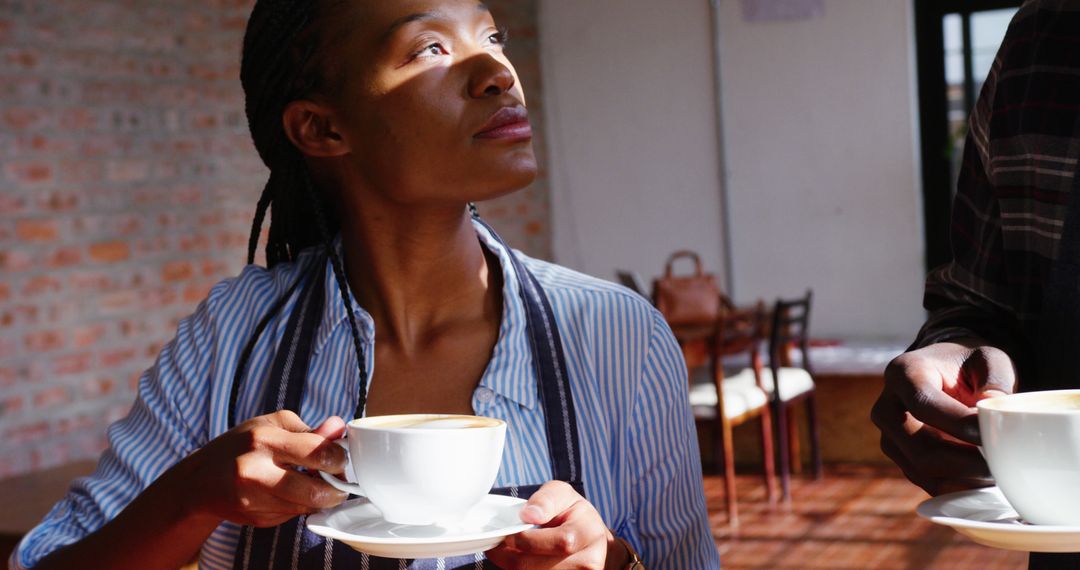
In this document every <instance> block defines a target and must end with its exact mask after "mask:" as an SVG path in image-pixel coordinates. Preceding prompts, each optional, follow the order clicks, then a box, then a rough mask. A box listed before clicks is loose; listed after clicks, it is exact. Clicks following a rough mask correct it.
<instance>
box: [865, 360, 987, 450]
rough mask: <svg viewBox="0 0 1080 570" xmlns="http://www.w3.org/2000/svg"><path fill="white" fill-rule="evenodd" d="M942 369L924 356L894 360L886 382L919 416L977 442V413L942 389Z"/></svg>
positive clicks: (959, 436)
mask: <svg viewBox="0 0 1080 570" xmlns="http://www.w3.org/2000/svg"><path fill="white" fill-rule="evenodd" d="M941 385H942V378H941V372H940V371H939V370H938V369H937V367H935V366H933V365H932V364H930V363H929V361H928V360H927V359H925V358H913V359H909V360H903V361H901V362H897V361H896V360H894V361H893V362H892V363H890V364H889V367H888V368H887V369H886V370H885V386H886V389H888V391H890V392H892V393H893V394H895V395H896V396H897V397H899V398H900V401H901V402H903V405H904V409H906V410H907V411H908V412H910V413H911V415H913V416H915V418H916V419H918V420H919V421H922V422H924V423H927V424H930V425H931V426H934V427H935V428H937V429H940V430H941V431H944V432H945V433H947V434H949V435H951V436H953V437H955V438H957V439H959V440H961V441H966V442H968V443H971V444H975V445H978V444H979V442H980V440H979V420H978V414H977V413H976V412H975V410H974V409H973V408H971V407H969V406H966V405H964V404H963V403H961V402H960V401H958V400H956V399H955V398H953V397H952V396H950V395H948V394H946V393H945V392H944V391H943V390H942V389H941Z"/></svg>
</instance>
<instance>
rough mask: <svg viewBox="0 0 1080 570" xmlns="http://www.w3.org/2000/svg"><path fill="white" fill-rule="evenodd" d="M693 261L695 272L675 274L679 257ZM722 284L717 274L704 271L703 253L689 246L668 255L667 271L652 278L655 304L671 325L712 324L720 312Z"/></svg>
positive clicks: (665, 269) (665, 268)
mask: <svg viewBox="0 0 1080 570" xmlns="http://www.w3.org/2000/svg"><path fill="white" fill-rule="evenodd" d="M684 258H686V259H690V260H692V261H693V262H694V273H693V274H691V275H675V274H674V272H673V266H674V265H675V262H676V261H678V260H679V259H684ZM720 296H721V295H720V286H719V285H717V283H716V276H715V275H713V274H711V273H705V272H704V271H703V270H702V267H701V257H700V256H698V254H697V253H695V252H693V251H689V250H682V251H676V252H675V253H673V254H671V256H670V257H668V260H667V264H666V266H665V267H664V275H663V276H662V277H660V278H658V279H656V280H655V281H653V304H655V305H656V308H657V309H659V310H660V313H661V314H663V315H664V318H665V319H666V320H667V322H668V323H669V324H671V325H673V326H674V325H695V324H709V323H712V322H714V321H716V318H717V317H718V316H719V314H720Z"/></svg>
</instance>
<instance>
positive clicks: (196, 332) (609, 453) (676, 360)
mask: <svg viewBox="0 0 1080 570" xmlns="http://www.w3.org/2000/svg"><path fill="white" fill-rule="evenodd" d="M476 230H477V234H478V235H479V237H480V239H481V241H482V242H483V243H484V244H485V245H486V246H487V247H488V249H490V250H491V251H492V252H494V253H495V254H496V255H497V256H498V257H499V260H500V265H501V268H502V272H503V276H504V279H503V283H504V290H503V316H502V323H501V325H500V330H499V338H498V341H497V342H496V345H495V349H494V351H493V353H492V356H491V361H490V362H489V363H488V367H487V369H486V370H485V372H484V375H483V377H482V378H481V380H480V384H479V386H478V387H477V388H476V390H475V391H474V393H473V397H472V405H473V409H474V411H475V413H476V414H478V415H483V416H490V417H496V418H501V419H503V420H505V421H506V422H507V424H508V426H509V430H508V431H507V439H506V448H505V452H504V455H503V463H502V466H501V469H500V471H499V475H498V480H497V481H496V486H499V487H509V486H522V485H529V484H537V483H543V482H545V481H548V480H550V479H551V477H552V474H551V462H550V460H549V457H548V446H547V441H546V436H545V430H544V417H543V410H542V406H541V405H540V403H539V402H538V396H537V384H536V383H537V379H536V376H535V372H534V369H533V366H532V362H531V358H532V355H531V352H530V348H529V339H528V338H527V336H526V329H525V308H524V303H523V302H522V300H521V298H520V297H519V294H518V288H519V283H518V280H517V277H516V275H515V274H514V268H513V265H512V264H511V263H510V260H509V257H508V256H509V255H510V253H509V252H508V251H506V250H505V249H504V248H503V247H502V246H501V245H500V244H499V243H498V242H497V241H496V240H495V239H493V238H492V236H491V235H490V234H488V232H487V231H486V230H485V229H484V228H483V227H481V226H479V225H477V226H476ZM518 255H519V256H520V258H521V259H522V261H523V262H524V264H525V266H526V267H528V269H529V270H530V271H532V272H533V273H534V274H535V275H536V278H537V279H538V280H539V281H540V284H541V286H542V287H543V288H544V291H545V292H546V293H547V295H548V297H549V299H550V301H551V305H552V308H553V310H554V311H555V316H556V320H557V322H558V327H559V332H560V334H561V335H562V341H563V345H564V349H565V353H566V361H567V366H568V368H569V371H568V374H569V377H570V384H571V389H572V391H573V398H574V404H575V406H576V409H577V418H578V424H579V434H580V438H581V442H580V443H581V447H582V459H583V462H584V469H583V474H582V475H583V476H582V479H583V483H584V485H585V492H586V496H587V497H588V499H589V501H590V502H591V503H592V504H593V505H594V506H595V507H596V509H597V510H598V511H599V513H600V515H601V516H602V517H603V520H604V522H605V523H607V525H608V527H609V528H611V529H612V531H613V532H614V533H615V534H616V535H617V536H620V537H622V538H625V539H626V540H628V541H629V542H630V543H631V544H632V545H633V546H634V547H635V549H636V550H638V551H639V552H640V553H641V555H642V558H643V559H644V561H645V563H646V564H647V565H648V566H649V567H651V568H678V569H680V570H692V569H699V568H702V569H704V568H718V567H719V564H720V561H719V556H718V553H717V549H716V546H715V544H714V543H713V539H712V534H711V532H710V531H709V526H708V520H707V517H706V509H705V500H704V493H703V490H702V479H701V467H700V463H699V456H698V447H697V437H696V434H695V428H694V420H693V417H692V415H691V412H690V407H689V404H688V401H687V377H686V368H685V363H684V361H683V359H682V353H681V352H680V350H679V347H678V345H677V344H676V342H675V340H674V338H673V336H672V334H671V331H670V329H669V328H668V326H667V324H666V323H665V322H664V320H663V318H662V317H661V316H660V314H659V313H658V312H657V311H656V310H655V309H653V307H652V306H650V305H649V303H648V302H647V301H645V300H644V299H642V298H641V297H640V296H638V295H636V294H634V293H631V292H630V291H628V290H627V289H624V288H622V287H620V286H618V285H615V284H612V283H608V282H606V281H602V280H599V279H595V278H592V277H588V276H586V275H582V274H580V273H576V272H574V271H571V270H569V269H566V268H563V267H559V266H557V265H553V264H551V263H547V262H544V261H539V260H535V259H531V258H528V257H526V256H524V255H521V254H520V253H519V254H518ZM320 259H322V258H321V257H320V256H318V255H316V252H314V251H313V250H310V251H306V252H304V253H303V254H302V255H301V256H300V258H299V259H298V260H297V261H295V262H293V263H287V264H280V265H278V266H276V267H274V268H273V269H271V270H267V269H265V268H262V267H258V266H248V267H246V268H245V269H244V270H243V272H241V274H240V276H239V277H236V278H232V279H227V280H225V281H222V282H221V283H219V284H218V285H216V286H215V287H214V288H213V289H212V290H211V292H210V294H209V296H208V297H207V299H206V300H204V301H203V302H202V303H201V304H200V305H199V307H198V308H197V309H196V311H195V313H194V314H193V315H191V316H189V317H188V318H186V319H184V320H183V321H182V322H181V323H180V326H179V328H178V330H177V334H176V338H175V339H173V340H172V341H171V342H170V343H169V344H168V345H166V346H165V348H164V349H162V351H161V353H160V354H159V355H158V358H157V361H156V362H155V363H154V365H153V367H151V368H150V369H149V370H147V371H146V372H145V373H144V374H143V376H142V378H141V379H140V381H139V388H138V398H137V400H136V402H135V405H134V406H133V408H132V410H131V412H130V414H129V415H128V416H127V417H126V418H124V419H123V420H121V421H119V422H117V423H115V424H113V425H112V426H111V427H110V428H109V442H110V447H109V449H108V450H106V451H105V453H104V454H103V455H102V458H101V460H100V462H99V463H98V467H97V470H96V471H95V472H94V473H93V474H92V475H90V476H89V477H84V478H82V479H78V480H76V481H75V482H74V483H73V484H72V487H71V489H70V491H69V492H68V494H67V496H66V497H65V498H64V499H63V500H61V501H60V502H59V503H58V504H57V505H56V506H55V507H53V509H52V511H51V512H50V513H49V514H48V515H47V516H46V517H45V519H44V520H43V521H42V522H41V524H40V525H38V526H37V527H36V528H35V529H33V530H32V531H31V532H30V533H29V534H28V535H27V536H26V537H25V538H24V539H23V541H22V542H21V543H20V545H19V547H18V550H17V551H16V552H15V554H14V555H13V556H12V567H14V568H22V567H31V566H33V565H34V564H35V563H36V562H37V561H38V560H40V559H41V558H42V557H43V556H45V555H46V554H48V553H49V552H51V551H53V550H55V549H56V548H58V547H60V546H63V545H65V544H69V543H72V542H75V541H77V540H79V539H80V538H82V537H84V536H86V535H87V534H89V533H91V532H93V531H94V530H96V529H98V528H99V527H101V526H102V525H104V524H105V523H106V522H107V521H109V520H110V519H112V518H113V517H115V516H116V515H117V514H118V513H119V512H120V511H121V510H122V509H123V508H124V506H125V505H127V504H128V503H129V502H131V501H132V500H133V499H134V498H135V497H136V496H137V495H138V494H139V493H140V492H141V491H142V490H143V489H145V488H146V487H147V486H148V485H149V484H150V483H151V482H152V481H153V480H154V479H155V478H157V477H158V476H159V475H161V473H162V472H164V471H165V470H167V469H169V467H171V466H172V465H174V464H175V463H177V462H179V461H180V460H181V459H183V458H184V457H186V456H187V455H189V454H190V453H192V452H193V451H195V450H196V449H198V448H199V447H201V446H203V445H204V444H206V443H207V442H208V441H210V440H211V439H213V438H214V437H216V436H218V435H220V434H222V433H224V432H225V431H227V430H228V429H229V427H230V426H229V425H227V424H228V419H227V418H228V410H227V407H228V402H229V391H230V388H231V385H232V380H233V373H234V370H235V368H236V366H237V361H238V359H239V357H240V352H241V351H242V350H243V347H244V345H245V344H246V342H247V341H248V339H250V337H251V336H252V334H253V332H254V329H255V327H256V325H257V323H258V322H259V320H260V319H261V318H262V317H263V316H264V315H265V313H266V312H267V311H269V310H270V307H271V306H272V305H273V304H274V302H275V301H276V300H277V299H278V298H279V297H280V296H281V295H283V294H285V292H286V291H287V290H288V288H289V286H290V285H291V284H292V283H293V282H294V280H296V279H297V278H298V276H299V275H300V274H301V272H302V271H303V270H304V269H305V268H306V267H310V265H311V263H315V262H317V261H318V260H320ZM325 288H326V299H327V302H326V304H325V307H324V314H323V317H322V320H321V322H320V324H319V326H318V329H317V331H316V335H315V341H314V342H315V344H314V347H313V354H312V357H311V363H310V370H309V375H308V383H307V387H306V388H305V390H304V395H303V402H302V408H301V418H302V419H303V420H304V422H305V423H307V424H308V425H312V426H314V425H318V424H319V423H321V422H322V421H323V420H324V419H325V418H327V417H328V416H331V415H338V416H342V417H345V418H349V417H351V415H352V412H353V409H354V408H355V406H356V386H357V385H358V378H357V366H356V355H355V352H354V350H353V346H352V339H351V336H350V333H349V330H348V323H347V318H348V316H347V313H346V311H345V308H344V306H343V304H342V303H341V293H340V291H339V290H338V287H337V284H336V283H335V281H334V277H333V273H332V271H330V270H329V269H328V270H327V271H326V280H325ZM298 296H299V295H298V294H293V296H292V297H293V298H292V299H290V300H289V301H288V302H287V303H286V304H285V306H284V308H283V309H282V310H281V311H279V313H278V315H277V316H276V317H274V318H273V319H272V320H271V321H270V322H269V324H268V326H267V328H266V331H265V332H264V333H263V334H262V336H261V337H260V338H259V340H258V342H257V343H256V345H255V347H254V349H253V351H252V354H251V360H250V362H249V364H248V372H247V374H246V376H245V379H244V381H243V384H242V386H241V390H240V397H239V400H238V404H237V406H238V411H237V418H238V421H242V420H243V419H244V418H248V417H253V416H255V415H258V413H259V411H260V408H261V403H262V401H263V392H264V390H265V389H267V387H269V386H270V385H271V382H270V381H269V379H268V376H269V374H270V367H271V364H272V362H273V359H274V353H275V350H276V348H277V339H278V338H280V337H281V335H282V334H283V332H284V327H285V324H286V321H287V320H288V318H289V315H290V314H291V313H292V311H293V310H294V308H295V306H296V297H298ZM351 301H352V302H353V307H354V310H355V311H356V315H357V318H358V320H359V323H358V324H359V325H360V335H361V340H362V342H363V344H364V346H365V351H364V354H365V357H366V358H367V360H368V362H367V368H366V369H367V370H369V371H371V370H374V367H375V363H374V361H373V355H374V353H375V351H374V350H373V343H374V334H375V327H374V323H373V321H372V319H371V317H370V315H369V314H368V313H366V312H365V311H363V310H362V309H361V308H360V307H359V305H357V304H356V303H355V300H352V299H351ZM239 530H240V528H239V526H238V525H236V524H233V523H230V522H225V523H222V524H221V525H220V526H219V527H218V528H217V529H216V530H215V531H214V533H213V534H212V535H211V536H210V538H209V539H208V540H207V541H206V543H205V544H204V545H203V547H202V551H201V553H200V566H201V567H203V568H222V569H224V568H231V567H232V561H233V553H234V551H235V548H236V544H237V540H238V537H239Z"/></svg>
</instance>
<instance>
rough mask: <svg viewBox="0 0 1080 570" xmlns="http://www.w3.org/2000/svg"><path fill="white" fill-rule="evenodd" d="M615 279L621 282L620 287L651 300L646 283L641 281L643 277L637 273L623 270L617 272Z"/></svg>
mask: <svg viewBox="0 0 1080 570" xmlns="http://www.w3.org/2000/svg"><path fill="white" fill-rule="evenodd" d="M615 277H616V278H618V280H619V285H622V286H623V287H626V288H627V289H630V290H631V291H633V292H635V293H637V294H638V295H641V296H642V297H645V298H646V299H648V298H649V293H648V291H646V288H645V282H644V281H642V280H641V275H638V272H637V271H624V270H622V269H617V270H615Z"/></svg>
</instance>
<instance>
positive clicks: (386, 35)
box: [379, 2, 491, 43]
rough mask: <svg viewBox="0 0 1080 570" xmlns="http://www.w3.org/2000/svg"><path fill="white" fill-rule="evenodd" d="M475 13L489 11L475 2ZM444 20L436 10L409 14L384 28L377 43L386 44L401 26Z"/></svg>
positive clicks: (489, 11) (481, 3)
mask: <svg viewBox="0 0 1080 570" xmlns="http://www.w3.org/2000/svg"><path fill="white" fill-rule="evenodd" d="M476 11H477V12H485V13H491V9H490V8H488V6H487V4H484V3H483V2H477V3H476ZM445 19H446V17H445V16H444V15H443V13H442V12H440V11H437V10H434V11H430V12H417V13H415V14H409V15H407V16H402V17H400V18H398V19H396V20H394V21H393V23H391V24H390V26H389V27H387V28H386V31H385V32H383V35H382V38H381V40H380V41H379V43H386V41H387V40H389V39H390V38H391V36H393V35H394V34H395V33H396V32H397V31H398V30H399V29H401V27H402V26H405V25H407V24H411V23H413V22H424V21H429V20H445Z"/></svg>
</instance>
